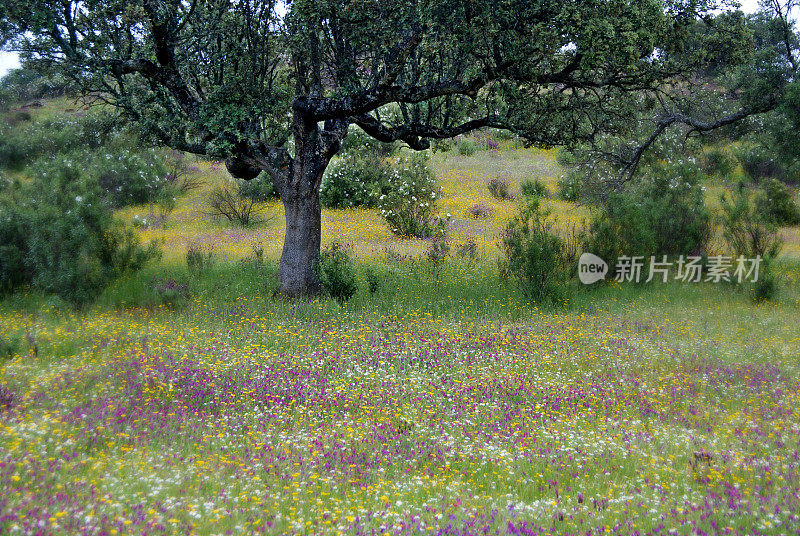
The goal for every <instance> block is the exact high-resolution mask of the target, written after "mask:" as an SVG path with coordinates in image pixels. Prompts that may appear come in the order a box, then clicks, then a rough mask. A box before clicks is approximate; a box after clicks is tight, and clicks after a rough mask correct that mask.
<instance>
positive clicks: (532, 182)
mask: <svg viewBox="0 0 800 536" xmlns="http://www.w3.org/2000/svg"><path fill="white" fill-rule="evenodd" d="M519 190H520V193H521V194H522V196H523V197H547V186H545V184H544V182H542V181H541V180H539V179H529V180H524V181H522V184H521V185H520V188H519Z"/></svg>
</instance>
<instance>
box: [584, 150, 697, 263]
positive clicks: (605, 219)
mask: <svg viewBox="0 0 800 536" xmlns="http://www.w3.org/2000/svg"><path fill="white" fill-rule="evenodd" d="M701 178H702V176H701V174H700V173H699V172H698V171H697V170H696V168H692V167H691V166H689V165H685V164H683V165H665V166H657V167H654V168H651V169H649V170H647V172H646V173H645V175H643V176H642V177H640V178H638V179H637V181H636V182H634V183H632V184H629V185H628V187H627V188H626V189H625V190H622V191H612V192H608V194H607V197H606V200H605V202H604V203H603V204H602V206H601V207H600V210H599V211H597V212H596V213H595V214H594V216H593V218H592V220H591V222H590V225H589V229H588V232H587V233H586V235H585V236H584V239H583V242H584V243H583V247H584V249H585V250H586V251H590V252H592V253H594V254H595V255H598V256H600V257H601V258H603V259H605V260H606V262H608V263H609V266H610V267H611V269H612V270H613V268H614V267H613V266H612V265H613V263H614V261H615V260H616V259H617V257H619V256H621V255H627V256H644V257H649V256H651V255H686V254H693V255H703V254H705V252H706V248H707V246H708V241H709V239H710V236H711V215H710V214H709V212H708V210H707V209H706V207H705V200H704V188H703V187H702V186H700V181H701Z"/></svg>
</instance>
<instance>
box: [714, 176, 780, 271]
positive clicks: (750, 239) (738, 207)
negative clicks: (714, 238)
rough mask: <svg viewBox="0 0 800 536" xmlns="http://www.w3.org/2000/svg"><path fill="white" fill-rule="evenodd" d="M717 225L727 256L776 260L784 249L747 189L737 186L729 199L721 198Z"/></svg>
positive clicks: (774, 227) (775, 229)
mask: <svg viewBox="0 0 800 536" xmlns="http://www.w3.org/2000/svg"><path fill="white" fill-rule="evenodd" d="M720 205H721V206H722V212H721V214H720V225H721V227H722V236H723V237H724V239H725V244H726V246H727V250H728V253H729V254H731V255H732V256H735V257H739V256H744V257H745V258H755V257H756V256H760V257H761V258H763V259H767V258H775V257H777V255H778V253H779V252H780V250H781V248H782V247H783V239H782V238H781V236H780V234H778V228H777V226H776V225H775V223H774V222H773V221H771V220H770V219H768V218H767V217H766V216H765V214H764V213H763V212H762V211H760V210H759V209H758V208H757V207H756V206H754V203H751V201H750V196H749V193H748V191H747V189H746V188H745V187H744V186H743V185H739V187H738V188H737V189H736V191H735V192H734V193H733V195H732V196H731V199H728V196H727V195H725V194H723V195H721V196H720Z"/></svg>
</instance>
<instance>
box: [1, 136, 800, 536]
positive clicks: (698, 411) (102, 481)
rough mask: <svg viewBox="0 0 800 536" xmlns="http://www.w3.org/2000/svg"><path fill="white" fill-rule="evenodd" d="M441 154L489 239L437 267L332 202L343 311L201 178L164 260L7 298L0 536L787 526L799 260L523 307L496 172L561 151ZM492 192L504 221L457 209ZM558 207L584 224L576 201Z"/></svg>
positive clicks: (273, 227)
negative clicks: (762, 299) (293, 285)
mask: <svg viewBox="0 0 800 536" xmlns="http://www.w3.org/2000/svg"><path fill="white" fill-rule="evenodd" d="M434 161H435V165H436V169H437V174H438V176H439V177H440V179H441V180H442V183H443V186H444V188H445V197H444V199H443V200H442V208H443V210H444V211H450V212H452V213H453V214H454V215H455V216H456V217H457V218H458V219H460V223H462V224H463V226H462V227H459V228H458V229H456V230H455V231H454V233H453V241H454V242H455V243H456V244H458V243H459V242H460V241H463V240H466V239H467V238H475V239H476V241H477V242H478V244H479V248H478V250H479V255H478V257H477V258H476V259H463V258H458V257H451V258H449V259H448V260H447V261H446V262H445V263H444V265H443V266H441V267H440V268H436V267H435V266H433V265H432V264H431V263H430V262H428V261H426V260H424V255H422V252H424V250H425V248H426V247H427V243H426V242H424V241H405V240H401V239H398V238H395V237H392V236H391V235H390V234H389V233H388V231H387V230H386V229H385V226H383V224H382V223H381V222H380V220H379V218H377V216H376V215H375V214H374V213H373V212H370V211H326V213H325V216H324V219H325V225H326V226H327V227H326V230H325V233H326V234H325V242H326V243H329V242H330V241H331V240H333V239H341V237H345V238H346V239H347V241H351V242H354V243H355V244H356V247H354V250H355V255H356V261H357V262H356V269H357V275H358V280H359V287H360V288H359V290H358V292H357V293H356V294H355V296H354V297H353V299H352V300H350V301H349V302H347V303H345V304H339V303H338V302H336V301H334V300H326V299H324V298H317V299H308V300H297V301H286V300H282V299H276V298H275V297H273V295H274V291H275V289H276V287H277V255H276V252H277V250H278V248H279V246H280V242H279V237H280V235H281V233H282V227H281V224H279V223H277V222H280V221H281V218H280V217H279V216H280V210H281V208H280V206H279V205H278V204H270V205H269V206H268V210H269V211H271V213H274V214H273V215H274V216H276V221H275V223H270V224H269V225H267V226H264V227H261V228H250V229H238V228H233V227H228V226H224V225H221V224H219V223H216V222H213V221H211V220H209V219H208V218H207V217H205V216H204V215H203V211H202V195H203V191H204V190H200V191H196V192H194V193H192V194H190V195H188V196H185V197H183V198H182V199H181V200H180V203H179V206H178V209H176V211H175V212H174V213H173V214H172V215H171V216H170V219H169V220H168V224H167V226H166V227H165V228H163V229H159V230H153V231H143V232H142V235H143V236H145V237H146V238H148V237H149V238H163V239H165V240H166V247H167V248H168V249H169V252H168V254H167V255H165V258H164V260H162V261H160V262H159V263H157V264H153V265H151V266H149V267H147V268H146V269H145V270H143V271H142V272H140V273H137V274H134V275H130V276H127V277H125V278H123V279H120V280H118V281H117V282H115V283H114V284H113V285H112V286H110V287H109V288H108V289H106V291H105V292H104V293H103V294H102V295H101V296H100V297H99V298H98V300H97V301H96V302H95V303H94V304H91V305H90V306H88V307H87V308H85V309H82V310H74V309H71V308H69V307H68V306H67V305H66V304H65V303H63V302H62V301H60V300H58V299H57V298H53V297H49V296H43V295H39V294H36V293H32V292H28V293H18V294H16V295H14V296H10V297H7V298H4V299H3V300H2V301H0V385H2V386H4V388H7V389H8V390H9V391H10V392H11V393H13V397H14V401H13V407H12V409H11V410H10V411H6V410H3V409H0V489H2V490H3V493H2V499H0V501H3V502H0V508H2V511H3V515H4V516H5V517H3V518H2V521H0V533H3V534H5V533H8V534H16V533H23V534H25V533H35V532H36V531H37V530H42V531H44V532H46V533H53V534H76V533H80V531H82V530H86V531H87V532H89V533H97V534H99V533H103V532H104V531H105V532H107V533H109V534H128V533H130V534H134V533H136V534H140V533H142V532H143V531H146V532H148V533H157V534H160V533H170V534H186V533H196V534H208V535H212V534H213V535H216V534H225V533H226V531H232V532H233V533H258V532H266V533H269V534H285V533H297V534H356V533H358V531H361V532H362V533H363V532H369V531H372V530H374V531H376V533H378V532H380V531H381V530H382V529H381V527H383V530H384V531H385V532H388V533H406V534H412V533H423V534H436V533H437V532H438V531H439V530H440V529H443V528H445V527H446V526H447V525H448V524H451V525H452V527H454V528H455V530H460V531H462V532H466V530H467V529H469V530H473V532H478V533H482V532H483V530H484V529H486V530H488V531H490V532H494V531H500V532H502V531H505V530H507V529H508V527H509V523H512V524H514V526H515V527H520V526H521V525H522V524H523V523H528V525H526V527H527V528H528V529H530V530H534V529H538V528H541V529H542V530H544V531H549V533H551V534H565V533H573V534H574V533H581V534H585V533H586V532H587V531H588V530H591V531H592V533H593V534H597V533H607V534H612V533H615V532H616V533H619V534H633V533H634V532H635V531H642V532H647V531H653V530H654V529H656V528H659V526H663V528H664V529H665V530H668V529H675V530H677V531H678V534H689V533H691V532H690V531H691V530H693V529H695V528H696V529H699V530H704V531H705V532H708V533H714V532H715V531H716V532H717V533H720V532H724V530H725V527H730V530H731V533H735V532H737V531H738V533H739V534H754V533H755V532H756V531H758V532H759V533H762V534H776V535H777V534H787V533H789V532H790V531H791V530H793V527H796V526H797V522H798V511H797V497H798V481H800V479H799V478H798V477H799V476H800V475H799V474H798V467H797V463H796V459H797V458H796V456H797V452H798V449H800V445H798V436H797V430H798V428H797V422H798V419H797V414H796V409H795V408H797V407H800V395H798V392H800V360H799V359H798V351H797V348H799V347H800V323H798V322H797V319H798V318H800V315H798V313H799V312H800V290H799V289H800V262H798V260H797V258H796V257H794V256H792V255H786V256H785V257H783V258H782V259H780V260H779V261H778V262H777V263H776V265H775V269H776V271H777V272H778V273H779V274H780V276H781V277H780V280H781V283H780V285H781V286H780V291H779V293H778V296H777V298H776V299H775V300H773V301H771V302H767V303H764V304H759V305H755V304H753V303H752V300H751V299H750V296H749V293H748V291H747V289H746V288H738V287H735V286H731V285H725V284H719V285H715V284H709V283H703V284H679V283H668V284H651V285H645V284H642V285H633V284H617V283H609V284H603V285H600V286H597V287H596V288H594V287H593V288H586V287H583V286H581V285H579V284H577V283H575V284H574V285H573V287H572V288H571V289H570V293H569V296H570V297H569V299H568V300H566V301H564V302H560V303H549V302H545V303H531V302H528V301H526V300H525V299H524V298H523V296H522V294H521V292H520V291H519V289H517V288H516V287H515V286H514V285H512V284H510V283H509V282H508V281H505V280H503V279H501V278H500V276H499V273H498V269H497V248H496V241H497V233H498V232H499V230H500V229H501V228H502V225H503V224H504V222H505V221H506V220H507V218H508V217H510V215H511V214H513V212H514V211H515V210H516V206H515V204H514V203H512V202H506V201H497V200H493V199H491V198H490V196H489V194H488V192H487V191H486V189H485V183H486V182H487V181H488V180H489V179H491V178H493V177H495V176H498V175H500V174H504V176H505V177H506V178H507V180H509V182H510V183H511V184H512V191H513V192H514V193H515V194H516V193H517V192H518V190H517V189H518V187H519V184H520V182H521V181H522V180H524V179H528V178H542V179H543V180H544V181H545V183H546V184H547V185H548V187H550V188H554V187H555V181H556V180H557V176H558V174H559V169H558V166H557V164H556V162H555V155H554V153H553V152H550V151H539V150H535V149H519V148H514V147H504V148H503V149H502V150H500V151H486V150H480V151H477V152H476V153H475V154H474V155H473V156H471V157H467V156H463V155H460V154H458V152H457V151H455V150H453V151H450V152H449V153H444V154H437V155H436V156H435V159H434ZM199 173H201V174H202V177H203V178H204V180H206V181H207V183H208V184H209V185H210V184H214V183H218V182H220V181H223V180H226V179H225V177H224V171H223V170H222V169H220V168H219V166H218V165H212V164H210V163H201V165H200V170H199ZM479 202H480V203H485V204H490V205H491V206H492V207H493V208H495V213H494V217H493V218H492V219H490V220H488V221H481V222H475V221H471V220H469V219H467V218H466V217H464V216H463V212H464V211H465V210H466V209H467V208H468V207H469V206H471V204H475V203H479ZM548 203H549V204H550V205H551V206H552V207H553V208H554V210H555V211H556V212H557V214H558V215H559V216H560V217H561V218H562V221H563V222H566V223H568V222H570V221H574V220H578V219H579V218H580V216H581V214H582V211H583V210H584V209H582V208H578V207H575V206H573V205H570V204H568V203H563V202H560V201H555V200H550V201H548ZM146 210H147V207H133V208H129V209H126V210H125V211H121V212H120V213H119V215H120V217H121V218H132V217H133V215H134V214H136V213H137V212H138V213H142V212H143V211H146ZM784 231H785V232H786V233H788V234H789V236H790V239H791V240H795V238H796V229H786V230H784ZM792 233H794V234H792ZM276 237H278V239H276ZM792 237H795V238H792ZM275 240H278V242H277V244H276V243H275ZM254 241H261V242H266V245H267V247H266V248H265V260H264V261H263V262H256V261H255V260H254V259H253V258H252V256H251V252H252V248H251V246H250V244H251V243H252V242H254ZM192 242H201V243H205V244H214V246H215V247H214V248H213V254H212V259H213V262H212V263H211V264H210V265H209V267H207V268H206V269H204V270H201V271H191V270H189V269H188V267H187V266H186V262H185V252H186V245H187V244H189V243H192ZM790 245H791V248H796V247H797V244H796V240H795V241H790ZM385 248H386V249H388V250H391V251H394V252H396V253H402V254H404V255H406V257H405V260H397V255H390V254H388V253H387V252H386V251H385ZM791 248H790V251H791ZM454 249H455V248H454ZM245 259H247V260H245ZM369 270H371V271H373V272H374V273H375V274H376V276H377V279H378V280H379V282H380V284H379V288H378V289H377V291H376V292H374V293H370V292H369V290H368V285H367V272H368V271H369ZM170 279H171V280H174V281H176V282H177V283H178V284H180V285H186V288H187V294H186V296H185V297H184V298H183V299H180V300H171V301H169V302H166V303H165V302H164V299H163V295H159V293H158V291H157V290H156V282H157V281H158V280H170ZM704 456H708V458H704ZM762 505H763V510H762V509H761V507H762ZM509 506H511V508H509ZM493 511H495V512H496V513H495V514H494V517H492V516H493ZM450 516H453V517H452V518H451V517H450ZM470 524H473V525H471V526H468V525H470ZM714 527H717V528H716V529H715V528H714ZM659 530H661V529H659ZM662 532H663V531H662ZM453 533H458V532H453Z"/></svg>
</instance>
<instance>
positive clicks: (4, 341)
mask: <svg viewBox="0 0 800 536" xmlns="http://www.w3.org/2000/svg"><path fill="white" fill-rule="evenodd" d="M21 346H22V342H21V341H20V339H19V337H0V362H3V361H4V360H6V359H11V358H12V357H14V356H15V355H17V354H18V353H19V350H20V347H21Z"/></svg>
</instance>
